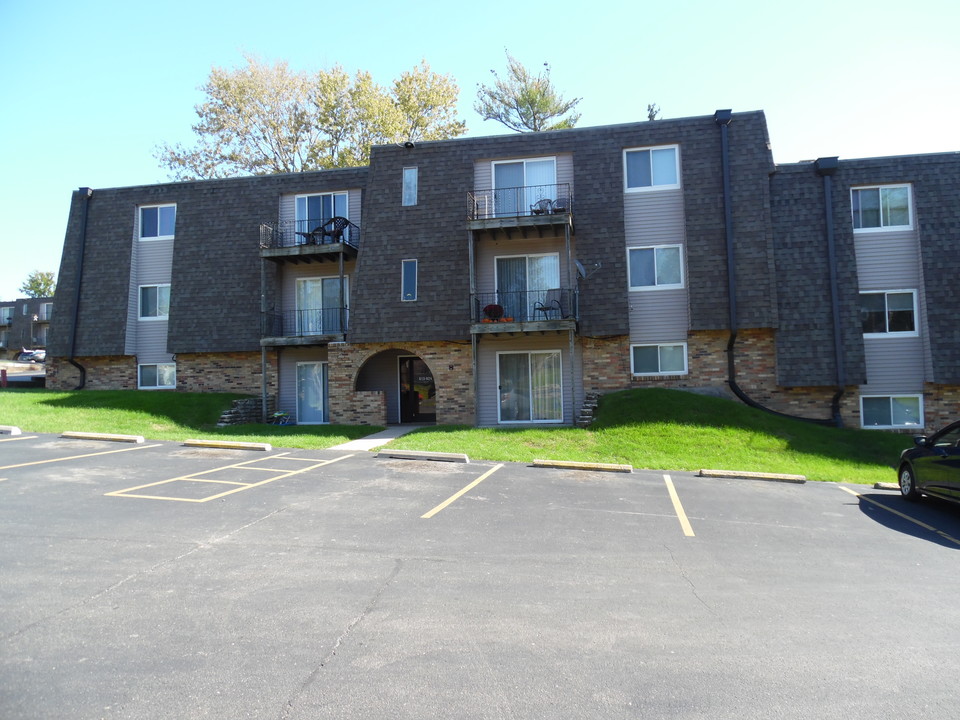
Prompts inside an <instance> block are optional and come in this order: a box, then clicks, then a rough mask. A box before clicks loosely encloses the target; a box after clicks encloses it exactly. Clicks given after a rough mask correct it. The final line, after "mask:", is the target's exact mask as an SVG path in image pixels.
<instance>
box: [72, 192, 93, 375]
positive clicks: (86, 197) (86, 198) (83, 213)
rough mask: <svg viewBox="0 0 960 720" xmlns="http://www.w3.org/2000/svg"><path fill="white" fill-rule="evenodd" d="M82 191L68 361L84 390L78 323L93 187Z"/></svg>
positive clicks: (84, 371)
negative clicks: (78, 345) (79, 360)
mask: <svg viewBox="0 0 960 720" xmlns="http://www.w3.org/2000/svg"><path fill="white" fill-rule="evenodd" d="M79 192H80V202H81V205H80V248H79V250H78V252H77V282H76V289H75V290H74V293H73V324H72V326H71V328H70V357H68V358H67V362H68V363H70V364H71V365H73V366H74V367H75V368H76V369H77V371H78V372H79V373H80V382H79V383H78V384H77V387H75V388H74V390H83V387H84V385H86V384H87V369H86V368H85V367H84V366H83V365H81V364H80V363H78V362H77V360H76V353H77V323H78V322H79V319H80V282H81V280H82V279H83V255H84V253H85V252H86V248H87V217H88V214H89V205H90V197H91V196H92V195H93V189H92V188H88V187H82V188H80V190H79Z"/></svg>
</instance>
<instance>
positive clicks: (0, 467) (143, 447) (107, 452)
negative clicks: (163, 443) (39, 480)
mask: <svg viewBox="0 0 960 720" xmlns="http://www.w3.org/2000/svg"><path fill="white" fill-rule="evenodd" d="M155 447H160V445H138V446H137V447H128V448H121V449H119V450H104V451H103V452H95V453H86V454H85V455H71V456H70V457H62V458H51V459H50V460H34V461H33V462H25V463H19V464H17V465H0V470H10V469H11V468H21V467H29V466H30V465H46V464H47V463H55V462H66V461H67V460H79V459H81V458H88V457H96V456H97V455H112V454H114V453H122V452H132V451H134V450H146V449H147V448H155Z"/></svg>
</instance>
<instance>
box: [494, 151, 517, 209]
mask: <svg viewBox="0 0 960 720" xmlns="http://www.w3.org/2000/svg"><path fill="white" fill-rule="evenodd" d="M522 188H523V163H522V162H516V163H498V164H496V165H494V166H493V211H494V215H495V216H497V217H504V216H507V217H509V216H511V215H517V214H519V212H520V201H521V198H520V195H519V194H520V193H521V192H522Z"/></svg>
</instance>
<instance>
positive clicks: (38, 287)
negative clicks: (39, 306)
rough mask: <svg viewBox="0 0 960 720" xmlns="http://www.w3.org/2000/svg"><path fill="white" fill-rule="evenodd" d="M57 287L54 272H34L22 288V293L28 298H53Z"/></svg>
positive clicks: (28, 276)
mask: <svg viewBox="0 0 960 720" xmlns="http://www.w3.org/2000/svg"><path fill="white" fill-rule="evenodd" d="M56 287H57V278H56V275H54V274H53V273H52V272H42V271H40V270H34V271H33V272H32V273H30V274H29V275H27V279H26V280H25V281H24V283H23V285H21V286H20V292H22V293H23V294H24V295H26V296H27V297H32V298H39V297H53V291H54V290H55V289H56Z"/></svg>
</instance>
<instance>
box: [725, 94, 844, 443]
mask: <svg viewBox="0 0 960 720" xmlns="http://www.w3.org/2000/svg"><path fill="white" fill-rule="evenodd" d="M713 121H714V122H715V123H716V124H717V126H718V127H719V128H720V162H721V166H722V170H723V173H722V174H723V222H724V232H725V234H726V241H727V299H728V305H729V308H730V319H729V322H730V338H729V339H728V340H727V385H729V386H730V389H731V390H732V391H733V394H734V395H736V396H737V397H738V398H739V399H740V400H741V402H743V403H744V404H745V405H748V406H749V407H752V408H756V409H757V410H763V411H764V412H767V413H770V414H771V415H778V416H780V417H785V418H790V419H792V420H803V421H805V422H811V423H815V424H817V425H832V424H833V420H832V419H831V420H817V419H813V418H805V417H799V416H797V415H788V414H787V413H782V412H777V411H776V410H771V409H770V408H768V407H766V406H764V405H761V404H760V403H759V402H757V401H756V400H754V399H753V398H751V397H750V396H749V395H747V393H746V392H745V391H744V390H743V388H741V387H740V385H739V384H737V361H736V355H735V353H734V346H735V345H736V343H737V333H738V331H739V329H738V324H737V273H736V257H735V255H734V251H733V250H734V234H733V198H732V193H731V181H730V143H729V137H728V132H729V126H730V123H731V122H732V121H733V112H732V111H730V110H717V111H716V112H715V113H714V115H713Z"/></svg>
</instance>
